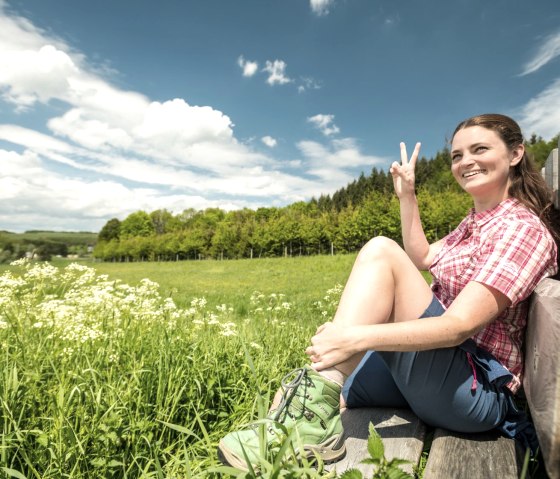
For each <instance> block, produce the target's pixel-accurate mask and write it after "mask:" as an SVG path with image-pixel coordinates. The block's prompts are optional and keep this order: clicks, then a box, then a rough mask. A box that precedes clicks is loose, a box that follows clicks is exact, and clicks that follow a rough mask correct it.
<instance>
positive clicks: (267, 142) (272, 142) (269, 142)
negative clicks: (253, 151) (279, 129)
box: [261, 135, 278, 148]
mask: <svg viewBox="0 0 560 479" xmlns="http://www.w3.org/2000/svg"><path fill="white" fill-rule="evenodd" d="M261 141H262V142H263V143H264V144H265V145H266V146H268V147H269V148H274V147H275V146H276V145H277V143H278V142H277V141H276V139H275V138H272V137H271V136H268V135H267V136H263V137H262V138H261Z"/></svg>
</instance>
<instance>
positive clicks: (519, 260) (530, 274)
mask: <svg viewBox="0 0 560 479" xmlns="http://www.w3.org/2000/svg"><path fill="white" fill-rule="evenodd" d="M546 233H547V232H545V231H543V229H542V228H537V227H535V226H533V225H531V224H527V223H523V222H514V221H511V222H508V223H507V224H506V225H504V227H503V228H501V229H500V230H499V231H498V232H497V233H496V237H495V238H494V241H488V242H486V243H485V244H484V245H483V246H482V248H481V251H480V256H479V258H478V259H477V262H476V266H475V269H474V271H473V273H472V276H471V277H470V279H471V281H477V282H479V283H482V284H485V285H487V286H491V287H492V288H494V289H496V290H498V291H500V292H501V293H503V294H504V295H505V296H507V297H508V298H509V299H510V300H511V302H512V305H515V304H517V303H519V302H520V301H523V300H524V299H526V298H527V297H528V296H529V295H530V294H531V292H532V291H533V290H534V289H535V287H536V285H537V283H538V282H539V281H540V280H541V279H542V278H543V277H544V276H546V275H549V274H552V273H553V271H552V268H553V267H551V265H553V264H554V261H553V260H552V258H553V257H554V255H555V251H554V249H553V248H551V247H550V245H551V241H550V238H549V237H548V236H547V235H546ZM549 270H550V271H549Z"/></svg>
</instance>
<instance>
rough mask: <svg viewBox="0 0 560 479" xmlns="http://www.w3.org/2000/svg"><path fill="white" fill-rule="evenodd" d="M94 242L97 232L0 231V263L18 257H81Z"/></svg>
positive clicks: (95, 241) (86, 254)
mask: <svg viewBox="0 0 560 479" xmlns="http://www.w3.org/2000/svg"><path fill="white" fill-rule="evenodd" d="M96 243H97V233H91V232H86V231H80V232H72V231H38V230H33V231H26V232H25V233H13V232H10V231H0V263H9V262H10V261H13V260H15V259H18V258H21V257H24V256H25V257H33V258H38V259H46V260H48V259H50V258H51V257H53V256H62V257H66V256H71V257H85V256H89V255H90V254H91V251H92V250H93V247H94V246H95V244H96Z"/></svg>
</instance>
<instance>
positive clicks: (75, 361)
mask: <svg viewBox="0 0 560 479" xmlns="http://www.w3.org/2000/svg"><path fill="white" fill-rule="evenodd" d="M353 260H354V256H334V257H329V256H322V257H312V258H310V257H301V258H299V257H298V258H284V259H260V260H242V261H222V262H214V261H202V262H180V263H128V264H118V263H114V264H112V263H87V264H76V263H68V262H64V261H59V262H58V263H56V266H53V265H51V264H48V263H36V264H34V263H31V264H29V263H26V262H23V261H22V262H21V264H19V265H15V266H10V267H7V268H3V275H2V276H1V277H0V305H1V306H2V309H1V310H0V311H1V316H0V342H1V344H2V355H1V359H0V367H1V370H2V371H3V373H2V377H1V378H0V401H1V404H2V421H3V424H2V429H3V435H2V440H1V441H2V442H1V449H0V471H3V472H4V474H5V477H16V478H21V477H27V478H61V477H68V478H96V477H99V478H101V477H103V478H121V477H122V478H140V477H145V478H148V477H157V478H169V477H177V478H190V477H230V473H231V471H229V470H227V469H221V470H219V472H213V471H215V470H216V468H219V466H220V464H219V463H218V461H217V458H216V445H217V442H218V441H219V439H220V438H221V437H222V436H223V435H224V434H225V433H227V432H229V431H230V430H232V429H233V428H235V427H239V426H240V425H241V424H245V423H247V422H249V421H250V420H254V419H255V418H257V417H262V416H264V414H265V411H266V406H267V404H268V403H269V400H270V395H271V394H272V393H273V391H275V390H276V389H277V387H278V386H279V381H280V379H281V377H282V376H283V375H284V374H285V373H286V372H288V371H290V370H291V369H293V368H294V367H299V366H301V365H302V363H303V362H304V361H305V359H306V358H305V355H304V353H303V351H304V348H305V346H306V345H307V344H308V339H309V337H310V335H311V333H312V332H313V331H314V330H315V328H316V326H317V325H318V324H319V323H321V322H323V321H324V320H326V319H328V318H330V317H331V316H332V313H333V312H334V309H335V307H336V303H337V301H338V297H339V294H340V288H335V286H336V285H337V284H342V283H344V282H345V280H346V278H347V276H348V274H349V272H350V268H351V264H352V262H353ZM93 266H94V267H95V269H93ZM144 278H149V280H148V279H144ZM263 467H265V466H263ZM270 467H275V468H277V469H278V468H279V467H280V466H279V465H278V464H277V465H275V466H272V465H270ZM288 469H289V468H288ZM288 469H286V470H284V469H282V468H280V469H279V470H281V471H283V472H281V474H280V475H279V476H277V477H325V476H323V475H322V473H321V472H320V471H319V472H315V471H314V470H312V469H309V470H308V471H307V470H299V471H293V470H292V471H290V470H288ZM305 471H307V472H305ZM294 474H295V475H294ZM243 477H245V476H243ZM247 477H253V476H247ZM269 477H270V476H269Z"/></svg>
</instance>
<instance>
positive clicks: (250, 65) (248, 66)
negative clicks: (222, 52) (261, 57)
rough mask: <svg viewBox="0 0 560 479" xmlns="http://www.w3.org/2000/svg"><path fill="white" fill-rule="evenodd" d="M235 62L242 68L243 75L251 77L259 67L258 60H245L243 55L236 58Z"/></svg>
mask: <svg viewBox="0 0 560 479" xmlns="http://www.w3.org/2000/svg"><path fill="white" fill-rule="evenodd" d="M237 64H238V65H239V67H240V68H241V69H242V70H243V76H244V77H252V76H253V75H254V74H255V73H257V71H258V69H259V64H258V62H253V61H249V60H245V58H243V55H241V56H240V57H239V58H238V59H237Z"/></svg>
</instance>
